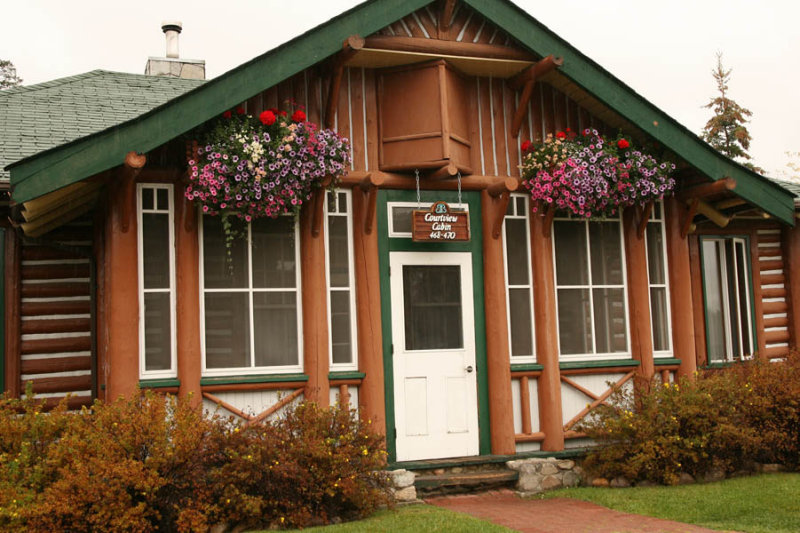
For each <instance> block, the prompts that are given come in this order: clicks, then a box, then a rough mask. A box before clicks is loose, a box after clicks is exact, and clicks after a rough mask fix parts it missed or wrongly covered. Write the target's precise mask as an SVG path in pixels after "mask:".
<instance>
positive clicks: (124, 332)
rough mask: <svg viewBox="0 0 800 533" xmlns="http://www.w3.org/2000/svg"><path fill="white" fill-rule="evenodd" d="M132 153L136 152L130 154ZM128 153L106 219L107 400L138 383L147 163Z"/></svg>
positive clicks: (110, 198) (128, 393) (110, 193)
mask: <svg viewBox="0 0 800 533" xmlns="http://www.w3.org/2000/svg"><path fill="white" fill-rule="evenodd" d="M131 154H133V153H131ZM131 154H128V157H126V159H125V165H123V167H122V171H121V172H120V173H119V175H118V177H117V180H116V182H115V183H114V185H113V186H112V187H111V188H110V189H111V190H110V192H109V205H110V206H111V209H110V212H109V216H108V217H107V219H106V220H107V223H108V224H109V227H108V238H107V240H106V253H107V254H108V270H107V271H106V282H107V293H106V298H107V301H108V302H109V307H108V309H107V312H106V319H107V324H108V326H107V337H106V342H107V343H108V344H107V346H106V350H105V352H106V365H107V368H105V369H103V370H104V371H105V372H104V373H106V375H107V376H108V377H107V380H106V387H107V388H106V399H107V400H108V401H113V400H115V399H116V398H117V397H119V396H129V395H130V394H132V393H134V392H135V391H136V387H137V385H138V383H139V272H138V265H139V260H138V255H137V254H138V235H137V225H138V224H137V220H136V194H135V192H136V186H135V180H136V174H137V173H138V171H139V170H140V169H141V168H142V167H143V166H144V164H145V157H144V156H137V155H136V154H133V155H131Z"/></svg>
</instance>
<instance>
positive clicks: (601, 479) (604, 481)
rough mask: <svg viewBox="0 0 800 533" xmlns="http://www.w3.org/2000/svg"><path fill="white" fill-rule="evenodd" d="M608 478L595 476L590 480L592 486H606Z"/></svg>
mask: <svg viewBox="0 0 800 533" xmlns="http://www.w3.org/2000/svg"><path fill="white" fill-rule="evenodd" d="M608 485H609V483H608V480H607V479H606V478H604V477H596V478H594V479H593V480H592V487H608Z"/></svg>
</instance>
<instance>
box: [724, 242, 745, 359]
mask: <svg viewBox="0 0 800 533" xmlns="http://www.w3.org/2000/svg"><path fill="white" fill-rule="evenodd" d="M723 257H724V260H725V282H724V285H723V290H724V291H726V292H727V296H728V298H727V301H728V327H729V328H730V337H728V341H729V342H730V347H731V351H730V353H731V354H732V355H733V356H734V357H738V356H740V355H741V353H742V352H741V336H740V335H741V329H740V327H741V324H742V323H741V320H740V316H741V314H740V309H739V292H738V289H739V286H738V284H737V282H736V270H737V265H736V260H735V258H736V256H735V254H734V250H733V241H731V240H726V241H725V250H724V255H723Z"/></svg>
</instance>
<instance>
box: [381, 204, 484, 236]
mask: <svg viewBox="0 0 800 533" xmlns="http://www.w3.org/2000/svg"><path fill="white" fill-rule="evenodd" d="M432 205H433V202H419V203H417V202H387V203H386V218H387V220H388V230H389V238H397V237H399V238H405V239H410V238H412V237H413V235H411V232H410V231H395V229H394V217H392V209H394V208H395V207H411V208H413V209H430V207H431V206H432ZM449 205H450V208H451V209H453V208H455V209H457V210H462V211H464V212H466V213H469V204H467V203H466V202H463V203H461V204H458V203H454V204H449Z"/></svg>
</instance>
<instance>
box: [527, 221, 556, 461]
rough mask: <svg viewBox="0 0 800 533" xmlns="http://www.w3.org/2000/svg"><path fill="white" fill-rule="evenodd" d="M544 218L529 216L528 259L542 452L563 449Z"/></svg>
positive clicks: (552, 290)
mask: <svg viewBox="0 0 800 533" xmlns="http://www.w3.org/2000/svg"><path fill="white" fill-rule="evenodd" d="M544 225H545V217H543V216H541V215H540V214H539V213H534V214H533V215H532V216H531V257H532V262H533V316H534V322H535V323H536V359H537V361H538V362H539V364H540V365H542V366H543V367H544V368H543V369H542V374H541V376H539V379H538V391H539V430H540V431H541V432H543V433H544V440H543V441H542V450H544V451H559V450H563V449H564V431H563V427H562V422H563V414H562V412H561V370H560V369H559V367H558V327H557V325H556V285H555V270H554V265H553V239H552V238H551V236H550V233H549V232H548V233H545V231H544V230H543V227H544Z"/></svg>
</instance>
